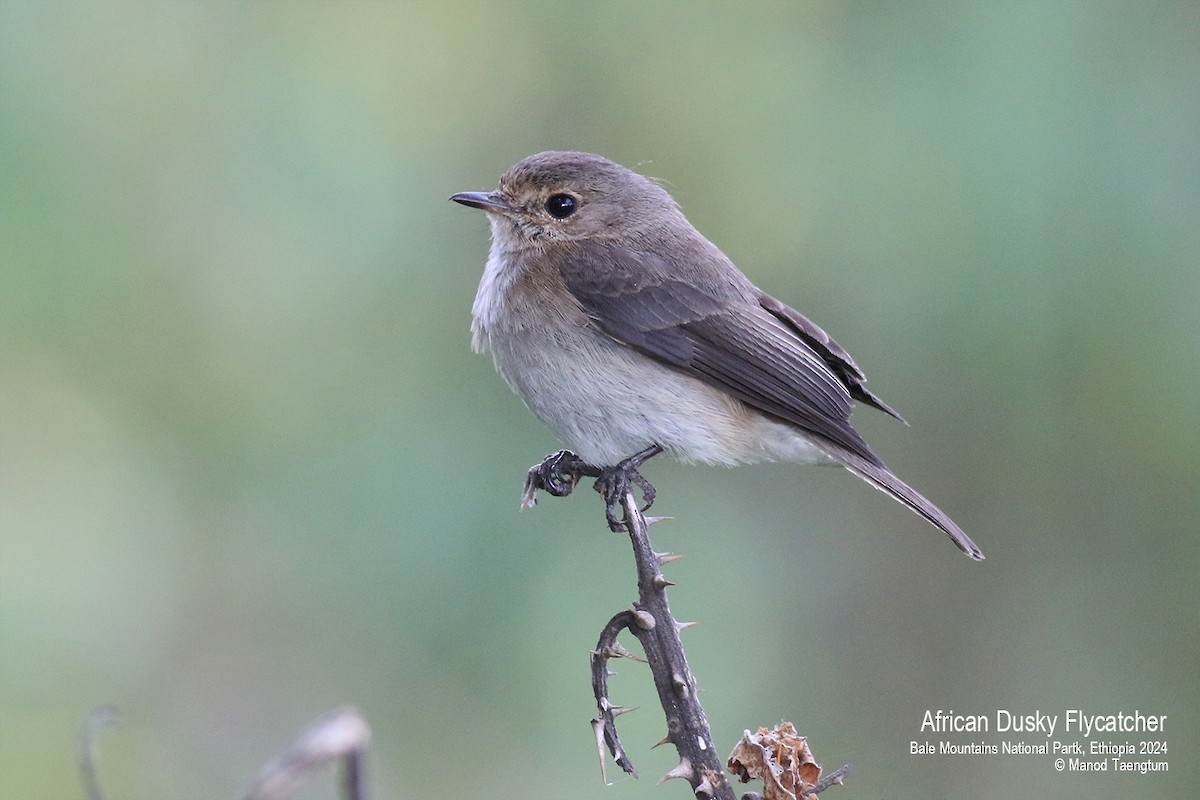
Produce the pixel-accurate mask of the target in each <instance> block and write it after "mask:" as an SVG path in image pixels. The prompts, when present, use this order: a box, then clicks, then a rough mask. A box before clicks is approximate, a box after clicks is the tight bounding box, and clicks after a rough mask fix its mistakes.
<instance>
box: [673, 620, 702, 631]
mask: <svg viewBox="0 0 1200 800" xmlns="http://www.w3.org/2000/svg"><path fill="white" fill-rule="evenodd" d="M699 624H700V623H698V622H676V623H675V630H677V631H686V630H687V629H688V628H694V627H696V626H697V625H699Z"/></svg>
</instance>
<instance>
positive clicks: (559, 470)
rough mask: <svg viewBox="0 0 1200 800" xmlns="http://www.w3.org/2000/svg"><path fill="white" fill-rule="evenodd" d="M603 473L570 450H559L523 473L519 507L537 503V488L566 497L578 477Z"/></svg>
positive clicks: (576, 482) (598, 475) (555, 495)
mask: <svg viewBox="0 0 1200 800" xmlns="http://www.w3.org/2000/svg"><path fill="white" fill-rule="evenodd" d="M602 473H603V470H601V469H600V468H599V467H593V466H592V465H591V464H588V463H587V462H586V461H584V460H583V459H582V458H580V457H579V456H577V455H575V454H574V453H572V452H571V451H570V450H559V451H558V452H557V453H552V454H550V455H548V456H546V457H545V458H544V459H542V463H540V464H536V465H534V466H532V467H530V468H529V472H527V473H526V474H525V490H524V491H523V492H522V493H521V508H529V507H530V506H533V505H535V504H536V503H537V493H538V490H539V489H545V490H546V491H547V492H549V493H550V494H551V495H553V496H554V497H566V496H567V495H569V494H570V493H571V492H573V491H575V486H576V484H578V483H579V479H580V478H582V477H584V476H585V475H586V476H588V477H591V478H598V477H600V475H601V474H602Z"/></svg>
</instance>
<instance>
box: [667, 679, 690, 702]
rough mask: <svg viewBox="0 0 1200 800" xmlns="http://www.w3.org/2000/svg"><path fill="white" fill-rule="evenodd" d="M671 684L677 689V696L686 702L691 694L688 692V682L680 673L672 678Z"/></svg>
mask: <svg viewBox="0 0 1200 800" xmlns="http://www.w3.org/2000/svg"><path fill="white" fill-rule="evenodd" d="M671 684H672V685H673V686H674V687H675V694H677V695H679V696H680V697H682V698H683V699H685V700H686V699H687V696H688V695H689V694H690V692H688V685H687V681H685V680H684V679H683V676H682V675H680V674H679V673H678V672H677V673H675V674H674V675H672V676H671Z"/></svg>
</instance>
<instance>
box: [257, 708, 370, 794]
mask: <svg viewBox="0 0 1200 800" xmlns="http://www.w3.org/2000/svg"><path fill="white" fill-rule="evenodd" d="M370 745H371V729H370V728H369V727H368V726H367V722H366V720H364V719H363V718H362V715H361V714H359V713H358V711H357V709H354V708H349V707H344V708H339V709H337V710H335V711H332V712H330V713H328V714H326V715H325V716H323V717H320V718H318V719H317V720H316V721H314V722H313V723H312V724H311V725H309V726H308V727H307V728H305V729H304V730H303V731H301V733H300V735H299V736H297V737H296V739H295V741H293V742H292V744H291V745H290V746H289V747H288V748H287V749H286V750H284V751H283V752H282V753H280V754H279V755H278V756H276V757H275V758H274V759H273V760H272V761H270V762H268V763H267V765H266V766H265V767H263V768H262V771H261V772H260V773H259V775H258V780H257V782H256V783H255V785H254V787H253V788H252V789H251V790H250V791H249V792H247V793H246V795H245V798H244V800H286V798H288V797H291V796H292V795H293V794H294V793H295V792H296V790H297V789H299V788H300V787H301V786H303V785H304V784H305V783H306V782H307V781H308V779H309V777H310V775H311V773H312V772H313V771H314V770H317V769H320V768H322V767H324V766H326V765H328V764H329V763H331V762H334V761H337V760H339V759H340V760H341V762H342V789H343V792H344V794H343V796H344V797H345V798H346V800H365V798H366V789H365V787H364V786H363V769H364V765H363V760H364V758H365V756H366V751H367V748H368V747H370Z"/></svg>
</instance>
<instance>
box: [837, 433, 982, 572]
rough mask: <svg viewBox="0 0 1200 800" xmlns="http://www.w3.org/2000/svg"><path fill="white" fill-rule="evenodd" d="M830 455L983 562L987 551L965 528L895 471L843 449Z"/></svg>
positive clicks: (960, 548)
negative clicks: (943, 532) (968, 534)
mask: <svg viewBox="0 0 1200 800" xmlns="http://www.w3.org/2000/svg"><path fill="white" fill-rule="evenodd" d="M830 451H831V452H830V454H831V455H832V456H833V457H834V458H836V459H837V460H838V461H840V462H842V464H843V465H845V467H846V469H848V470H850V471H851V472H853V473H854V474H855V475H857V476H858V477H860V478H862V479H863V480H865V481H866V482H867V483H869V484H871V485H872V486H874V487H875V488H876V489H879V490H880V491H881V492H886V493H887V494H889V495H891V496H892V497H894V498H896V499H897V500H899V501H900V502H901V503H903V504H904V505H906V506H908V507H909V508H911V509H912V510H913V511H915V512H917V513H918V514H920V515H921V516H922V517H924V518H925V519H927V520H929V522H930V523H932V524H933V525H934V526H936V527H938V528H941V529H942V530H943V531H945V532H946V534H947V535H948V536H949V537H950V538H951V539H952V540H953V541H954V544H956V545H957V546H958V549H959V550H962V551H963V552H964V553H966V554H967V555H968V556H970V557H971V558H973V559H975V560H976V561H982V560H983V551H982V550H980V549H979V547H978V546H977V545H976V544H975V543H974V542H972V541H971V537H970V536H967V535H966V534H965V533H963V530H962V528H960V527H958V526H957V525H955V524H954V520H952V519H950V518H949V517H947V516H946V515H945V514H943V513H942V510H941V509H940V508H938V507H937V506H935V505H934V504H933V503H931V502H929V501H928V500H926V499H925V498H924V497H923V496H922V495H921V493H920V492H918V491H917V490H916V489H914V488H912V487H911V486H909V485H908V484H907V483H905V482H904V481H902V480H900V479H899V478H897V477H896V476H895V475H894V474H892V471H891V470H889V469H888V468H887V467H885V466H883V465H881V464H872V463H871V462H869V461H867V460H865V459H863V458H860V457H859V456H856V455H854V454H853V453H849V452H847V451H845V450H842V449H841V448H837V449H836V450H834V449H833V448H830Z"/></svg>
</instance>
